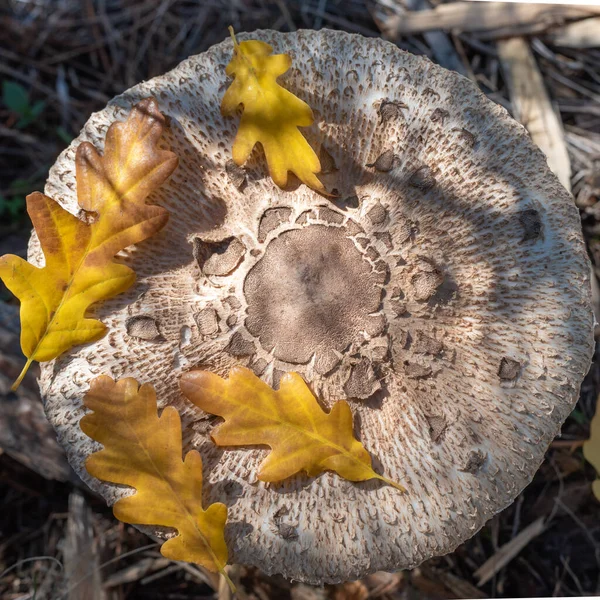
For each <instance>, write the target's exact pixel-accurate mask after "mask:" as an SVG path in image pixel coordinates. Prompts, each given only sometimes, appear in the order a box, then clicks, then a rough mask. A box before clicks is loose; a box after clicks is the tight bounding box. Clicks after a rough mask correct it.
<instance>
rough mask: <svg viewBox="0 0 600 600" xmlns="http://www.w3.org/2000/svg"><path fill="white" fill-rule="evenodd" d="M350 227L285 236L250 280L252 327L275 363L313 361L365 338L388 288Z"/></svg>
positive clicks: (248, 320)
mask: <svg viewBox="0 0 600 600" xmlns="http://www.w3.org/2000/svg"><path fill="white" fill-rule="evenodd" d="M349 235H350V234H349V232H348V231H347V230H346V228H345V227H328V226H325V225H311V226H309V227H306V228H304V229H292V230H288V231H285V232H283V233H282V234H280V235H279V236H278V237H277V238H275V239H274V240H273V241H272V242H271V243H270V244H269V245H268V247H267V249H266V251H265V254H264V255H263V257H262V258H261V259H260V260H259V261H258V262H257V263H256V265H254V267H253V268H252V269H251V270H250V271H249V273H248V275H247V276H246V280H245V282H244V294H245V296H246V302H247V304H248V309H247V318H246V328H247V329H248V331H249V332H250V333H251V334H252V335H254V336H255V337H257V338H258V339H259V340H260V343H261V345H262V347H263V348H264V349H265V350H267V351H268V352H272V353H273V355H274V356H275V358H277V359H279V360H282V361H285V362H289V363H296V364H299V363H307V362H309V361H310V359H311V357H312V356H313V354H314V353H316V352H319V351H325V350H328V349H329V350H336V351H338V352H342V351H344V350H345V349H346V348H348V346H349V345H350V344H352V343H354V342H357V343H360V342H362V340H363V337H362V334H361V332H363V331H365V330H368V329H369V325H370V321H371V319H372V317H371V314H372V313H374V312H375V311H377V310H378V309H379V306H380V303H381V296H382V288H381V286H380V285H379V284H378V281H379V280H378V276H377V274H376V273H375V272H374V270H373V266H372V265H371V264H370V263H369V261H368V260H367V259H366V258H364V257H363V255H362V254H361V252H360V251H359V250H358V248H357V247H356V245H355V243H354V242H353V241H352V240H351V239H350V238H349V237H348V236H349Z"/></svg>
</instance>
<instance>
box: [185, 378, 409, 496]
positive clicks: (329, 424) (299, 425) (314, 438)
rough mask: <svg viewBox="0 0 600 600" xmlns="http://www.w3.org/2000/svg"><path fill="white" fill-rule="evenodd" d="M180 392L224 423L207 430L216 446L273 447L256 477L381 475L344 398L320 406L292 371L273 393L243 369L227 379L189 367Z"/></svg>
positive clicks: (356, 478) (358, 477)
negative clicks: (327, 406)
mask: <svg viewBox="0 0 600 600" xmlns="http://www.w3.org/2000/svg"><path fill="white" fill-rule="evenodd" d="M180 387H181V391H182V392H183V394H184V395H185V396H186V397H187V398H188V399H189V400H191V402H193V403H194V404H195V405H196V406H198V407H199V408H201V409H202V410H203V411H205V412H208V413H212V414H214V415H218V416H220V417H223V418H224V419H225V422H224V423H223V424H221V425H219V426H218V427H216V429H214V430H213V432H212V439H213V441H214V442H215V443H216V444H217V445H219V446H251V445H257V444H258V445H266V446H270V447H271V449H272V451H271V453H270V454H269V455H268V456H267V458H266V459H265V460H264V461H263V462H262V463H261V465H260V469H259V472H258V478H259V479H260V480H261V481H273V482H274V481H282V480H283V479H286V478H287V477H290V476H292V475H294V474H295V473H298V472H300V471H306V473H307V474H308V475H309V476H310V477H315V476H317V475H319V474H320V473H322V472H323V471H328V470H330V471H335V472H336V473H337V474H338V475H340V476H341V477H344V478H345V479H348V480H350V481H365V480H367V479H380V480H381V481H384V482H385V483H388V484H390V485H392V486H394V487H396V488H397V489H399V490H401V491H405V490H404V488H403V487H402V486H401V485H400V484H398V483H395V482H393V481H390V480H389V479H386V478H385V477H383V476H381V475H379V474H378V473H376V472H375V471H374V470H373V468H372V467H371V456H370V455H369V453H368V452H367V450H366V449H365V448H364V446H363V445H362V444H361V443H360V442H359V441H358V440H357V439H356V438H355V437H354V434H353V431H352V412H351V410H350V406H349V405H348V403H347V402H345V401H343V400H340V401H338V402H336V403H335V404H334V406H333V408H332V409H331V412H329V413H326V412H324V411H323V409H322V408H321V407H320V406H319V404H318V402H317V400H316V398H315V397H314V396H313V394H312V392H311V391H310V389H309V388H308V386H307V385H306V383H305V382H304V380H303V379H302V377H300V375H298V374H297V373H286V374H285V375H284V376H283V377H282V378H281V381H280V384H279V390H278V391H275V390H273V389H272V388H271V387H269V386H268V385H267V384H266V383H264V382H263V381H262V380H261V379H259V378H258V377H257V376H256V375H254V373H253V372H252V371H250V370H249V369H246V368H244V367H234V368H233V369H231V371H230V373H229V379H223V378H222V377H219V376H218V375H215V374H214V373H209V372H208V371H191V372H189V373H185V374H184V375H183V376H182V378H181V380H180Z"/></svg>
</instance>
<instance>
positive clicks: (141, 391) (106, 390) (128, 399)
mask: <svg viewBox="0 0 600 600" xmlns="http://www.w3.org/2000/svg"><path fill="white" fill-rule="evenodd" d="M83 402H84V404H85V406H86V407H87V408H89V409H90V410H92V411H93V412H92V413H90V414H87V415H85V416H84V417H83V418H82V419H81V421H80V427H81V430H82V431H83V432H84V433H85V434H86V435H88V436H89V437H91V438H92V439H94V440H96V441H97V442H100V443H101V444H102V445H103V446H104V448H103V449H102V450H100V451H98V452H95V453H94V454H92V455H91V456H89V458H88V459H87V461H86V463H85V466H86V469H87V471H88V473H89V474H90V475H92V477H96V478H97V479H101V480H103V481H109V482H111V483H117V484H122V485H128V486H131V487H133V488H135V490H136V493H135V494H133V495H132V496H127V497H126V498H121V499H120V500H117V502H116V503H115V505H114V506H113V512H114V515H115V517H116V518H117V519H119V520H120V521H123V522H125V523H131V524H132V525H161V526H164V527H173V528H175V529H177V531H178V535H177V536H176V537H173V538H171V539H169V540H167V541H166V542H165V543H164V544H163V545H162V546H161V553H162V554H163V555H164V556H166V557H167V558H170V559H172V560H183V561H187V562H194V563H197V564H200V565H202V566H203V567H205V568H207V569H209V570H210V571H213V572H214V571H219V572H220V573H221V574H222V575H223V576H224V577H225V578H226V579H227V580H228V581H229V578H228V577H227V574H226V573H225V570H224V568H225V565H226V563H227V546H226V545H225V537H224V528H225V522H226V520H227V507H226V506H225V505H224V504H221V503H215V504H211V505H210V506H209V507H208V508H207V509H206V510H205V509H204V508H203V507H202V459H201V457H200V454H198V452H196V451H195V450H190V451H189V452H188V453H187V454H186V455H185V458H184V459H183V460H182V441H181V420H180V417H179V413H178V412H177V410H176V409H175V408H174V407H172V406H168V407H167V408H165V409H164V410H163V411H162V414H161V415H160V417H159V416H158V414H157V407H156V393H155V391H154V388H153V387H152V385H150V384H148V383H146V384H144V385H142V386H141V387H140V385H139V384H138V382H137V381H136V380H135V379H132V378H127V379H121V380H120V381H117V382H115V381H114V380H113V379H111V378H110V377H108V376H106V375H102V376H100V377H97V378H96V379H94V380H92V383H91V386H90V390H89V392H88V393H87V394H86V396H85V398H84V401H83ZM231 585H233V584H231Z"/></svg>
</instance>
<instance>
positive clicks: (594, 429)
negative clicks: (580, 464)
mask: <svg viewBox="0 0 600 600" xmlns="http://www.w3.org/2000/svg"><path fill="white" fill-rule="evenodd" d="M599 406H600V405H599ZM583 456H585V459H586V460H587V461H588V462H589V463H590V464H591V465H593V467H594V468H595V469H596V472H597V473H598V474H599V475H600V408H598V407H597V408H596V414H595V415H594V418H593V419H592V422H591V423H590V439H589V440H588V441H587V442H585V444H583ZM592 491H593V492H594V496H596V498H598V500H600V477H598V478H597V479H596V481H594V483H593V484H592Z"/></svg>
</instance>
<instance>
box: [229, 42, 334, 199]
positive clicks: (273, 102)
mask: <svg viewBox="0 0 600 600" xmlns="http://www.w3.org/2000/svg"><path fill="white" fill-rule="evenodd" d="M231 35H232V37H233V44H234V46H233V58H232V59H231V62H230V63H229V64H228V65H227V69H226V73H227V75H230V76H233V77H234V80H233V82H232V84H231V85H230V86H229V88H228V89H227V91H226V92H225V95H224V96H223V100H222V102H221V113H222V114H223V116H230V115H232V114H234V113H235V112H236V111H237V109H238V107H239V106H240V105H242V107H243V113H242V117H241V120H240V126H239V129H238V133H237V135H236V138H235V141H234V142H233V150H232V155H233V160H234V162H235V163H236V164H237V165H243V164H244V163H245V162H246V160H248V158H249V156H250V154H251V152H252V149H253V148H254V146H255V145H256V144H257V143H259V142H260V144H261V145H262V147H263V150H264V152H265V157H266V159H267V164H268V167H269V174H270V175H271V177H272V179H273V181H274V182H275V183H276V184H277V185H278V186H279V187H282V188H283V187H285V186H286V184H287V180H288V171H292V173H294V174H295V175H296V176H297V177H298V179H300V181H302V182H303V183H305V184H306V185H308V186H310V187H311V188H313V189H315V190H318V191H321V192H322V191H324V188H323V184H322V183H321V182H320V181H319V179H318V178H317V176H316V175H315V174H316V173H318V172H319V171H320V170H321V164H320V162H319V157H318V156H317V155H316V153H315V151H314V150H313V149H312V148H311V147H310V145H309V143H308V142H307V141H306V139H305V138H304V136H303V135H302V134H301V133H300V130H299V129H298V127H308V126H310V125H312V123H313V121H314V117H313V113H312V110H311V109H310V107H309V106H308V104H306V102H304V101H302V100H300V98H297V97H296V96H294V94H292V93H291V92H289V91H288V90H286V89H285V88H283V87H281V86H280V85H279V84H278V83H277V78H278V77H279V76H280V75H283V74H284V73H285V72H286V71H287V70H288V69H289V68H290V66H291V64H292V59H291V58H290V57H289V56H288V55H287V54H275V55H273V54H272V52H273V48H272V47H271V46H269V44H267V43H265V42H261V41H259V40H248V41H245V42H240V43H238V42H237V41H236V39H235V37H234V35H233V30H231Z"/></svg>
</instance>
